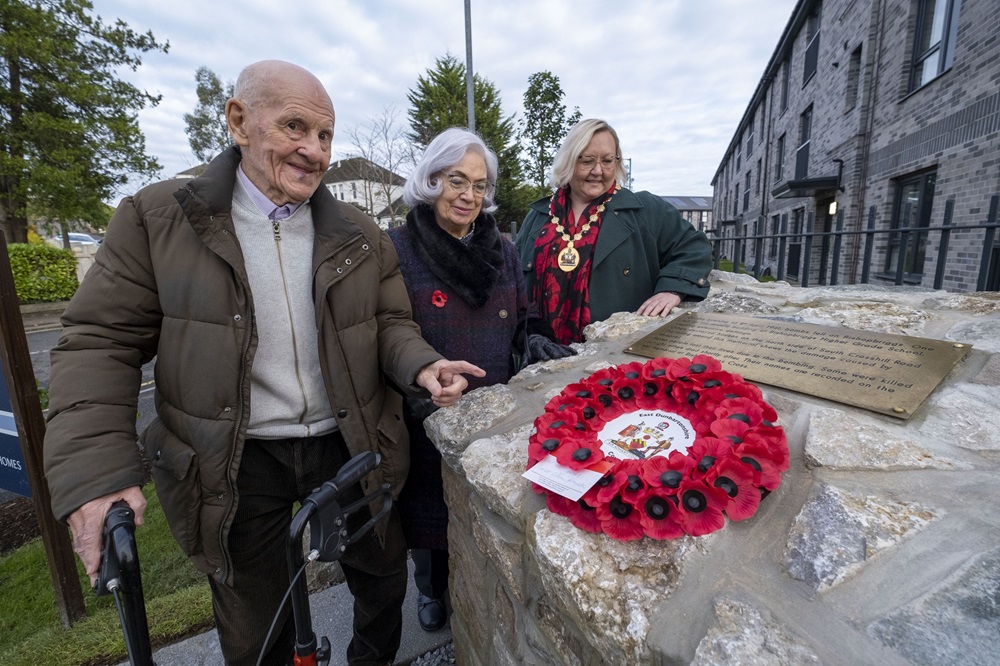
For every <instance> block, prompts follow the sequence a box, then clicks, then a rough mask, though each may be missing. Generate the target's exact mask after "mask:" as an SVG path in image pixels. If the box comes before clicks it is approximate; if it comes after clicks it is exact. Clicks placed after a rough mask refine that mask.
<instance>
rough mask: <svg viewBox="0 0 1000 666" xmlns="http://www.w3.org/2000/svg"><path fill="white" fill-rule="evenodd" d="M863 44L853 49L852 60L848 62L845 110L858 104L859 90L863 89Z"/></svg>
mask: <svg viewBox="0 0 1000 666" xmlns="http://www.w3.org/2000/svg"><path fill="white" fill-rule="evenodd" d="M860 84H861V46H858V48H856V49H854V50H853V51H851V60H850V62H848V64H847V88H846V89H845V90H844V112H845V113H846V112H847V111H850V110H851V109H853V108H854V107H855V106H857V105H858V92H859V91H860V89H861V85H860Z"/></svg>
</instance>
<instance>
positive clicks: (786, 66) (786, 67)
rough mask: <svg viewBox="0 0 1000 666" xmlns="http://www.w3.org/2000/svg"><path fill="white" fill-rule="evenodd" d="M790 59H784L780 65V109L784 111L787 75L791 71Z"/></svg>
mask: <svg viewBox="0 0 1000 666" xmlns="http://www.w3.org/2000/svg"><path fill="white" fill-rule="evenodd" d="M791 65H792V61H791V59H788V60H785V63H784V64H783V65H782V66H781V110H782V112H784V110H785V109H787V108H788V77H789V76H790V75H791V71H792V67H791Z"/></svg>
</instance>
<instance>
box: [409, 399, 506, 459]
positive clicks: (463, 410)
mask: <svg viewBox="0 0 1000 666" xmlns="http://www.w3.org/2000/svg"><path fill="white" fill-rule="evenodd" d="M514 407H515V402H514V394H513V393H512V392H511V389H510V388H509V387H507V386H504V385H502V384H497V385H495V386H487V387H484V388H481V389H476V390H475V391H472V392H471V393H468V394H467V395H464V396H462V398H461V400H459V401H458V403H457V404H456V405H453V406H451V407H449V408H447V409H439V410H438V411H436V412H434V413H433V414H431V415H430V416H428V417H427V419H426V420H425V421H424V428H425V429H426V430H427V434H428V436H429V437H430V438H431V439H432V440H433V441H434V442H436V443H437V447H438V450H440V451H441V457H443V458H444V459H445V462H447V463H448V464H449V465H451V466H452V467H455V468H457V469H461V465H462V463H461V457H462V453H464V452H465V447H466V446H468V443H469V436H470V435H473V434H475V433H478V432H482V431H483V430H487V429H489V428H492V427H493V426H495V425H496V424H497V423H499V422H500V421H502V420H503V419H504V418H505V417H507V416H508V415H509V414H510V413H511V412H512V411H513V410H514Z"/></svg>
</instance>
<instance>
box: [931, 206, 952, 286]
mask: <svg viewBox="0 0 1000 666" xmlns="http://www.w3.org/2000/svg"><path fill="white" fill-rule="evenodd" d="M954 212H955V197H952V198H950V199H948V200H947V201H945V202H944V220H942V222H941V226H943V227H945V228H944V229H942V230H941V242H940V243H938V260H937V269H936V270H935V271H934V288H935V289H940V288H941V285H942V284H944V269H945V267H946V266H947V265H948V243H949V241H950V240H951V229H948V228H947V227H950V226H951V217H952V215H953V214H954Z"/></svg>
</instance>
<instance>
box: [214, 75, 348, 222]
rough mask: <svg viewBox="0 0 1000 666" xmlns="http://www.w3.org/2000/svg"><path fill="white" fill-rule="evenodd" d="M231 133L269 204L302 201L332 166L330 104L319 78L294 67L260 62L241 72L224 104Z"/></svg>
mask: <svg viewBox="0 0 1000 666" xmlns="http://www.w3.org/2000/svg"><path fill="white" fill-rule="evenodd" d="M226 121H227V122H228V124H229V132H230V134H232V135H233V139H234V140H235V141H236V144H237V145H238V146H239V147H240V148H241V149H242V154H243V161H242V163H241V164H242V168H243V172H244V173H245V174H246V175H247V177H248V178H249V179H250V181H251V182H252V183H253V184H254V185H255V186H256V187H257V188H258V189H259V190H260V191H261V192H263V193H264V194H265V195H266V196H267V197H268V198H269V199H270V200H271V201H272V202H274V203H275V204H277V205H279V206H280V205H284V204H286V203H289V202H301V201H305V200H306V199H308V198H309V197H311V196H312V195H313V193H314V192H315V191H316V189H317V188H318V187H319V186H320V184H321V182H322V179H323V175H324V174H325V173H326V168H327V167H328V166H329V164H330V150H331V144H332V141H333V124H334V112H333V102H331V101H330V95H329V94H327V92H326V89H325V88H324V87H323V84H322V83H320V81H319V79H317V78H316V77H315V76H313V75H312V74H311V73H309V72H308V71H306V70H304V69H302V68H301V67H299V66H298V65H293V64H292V63H290V62H283V61H281V60H263V61H261V62H257V63H254V64H252V65H249V66H248V67H246V68H245V69H244V70H243V71H242V72H240V76H239V78H238V79H237V80H236V85H235V86H234V89H233V98H232V99H230V100H229V101H228V102H227V103H226Z"/></svg>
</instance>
